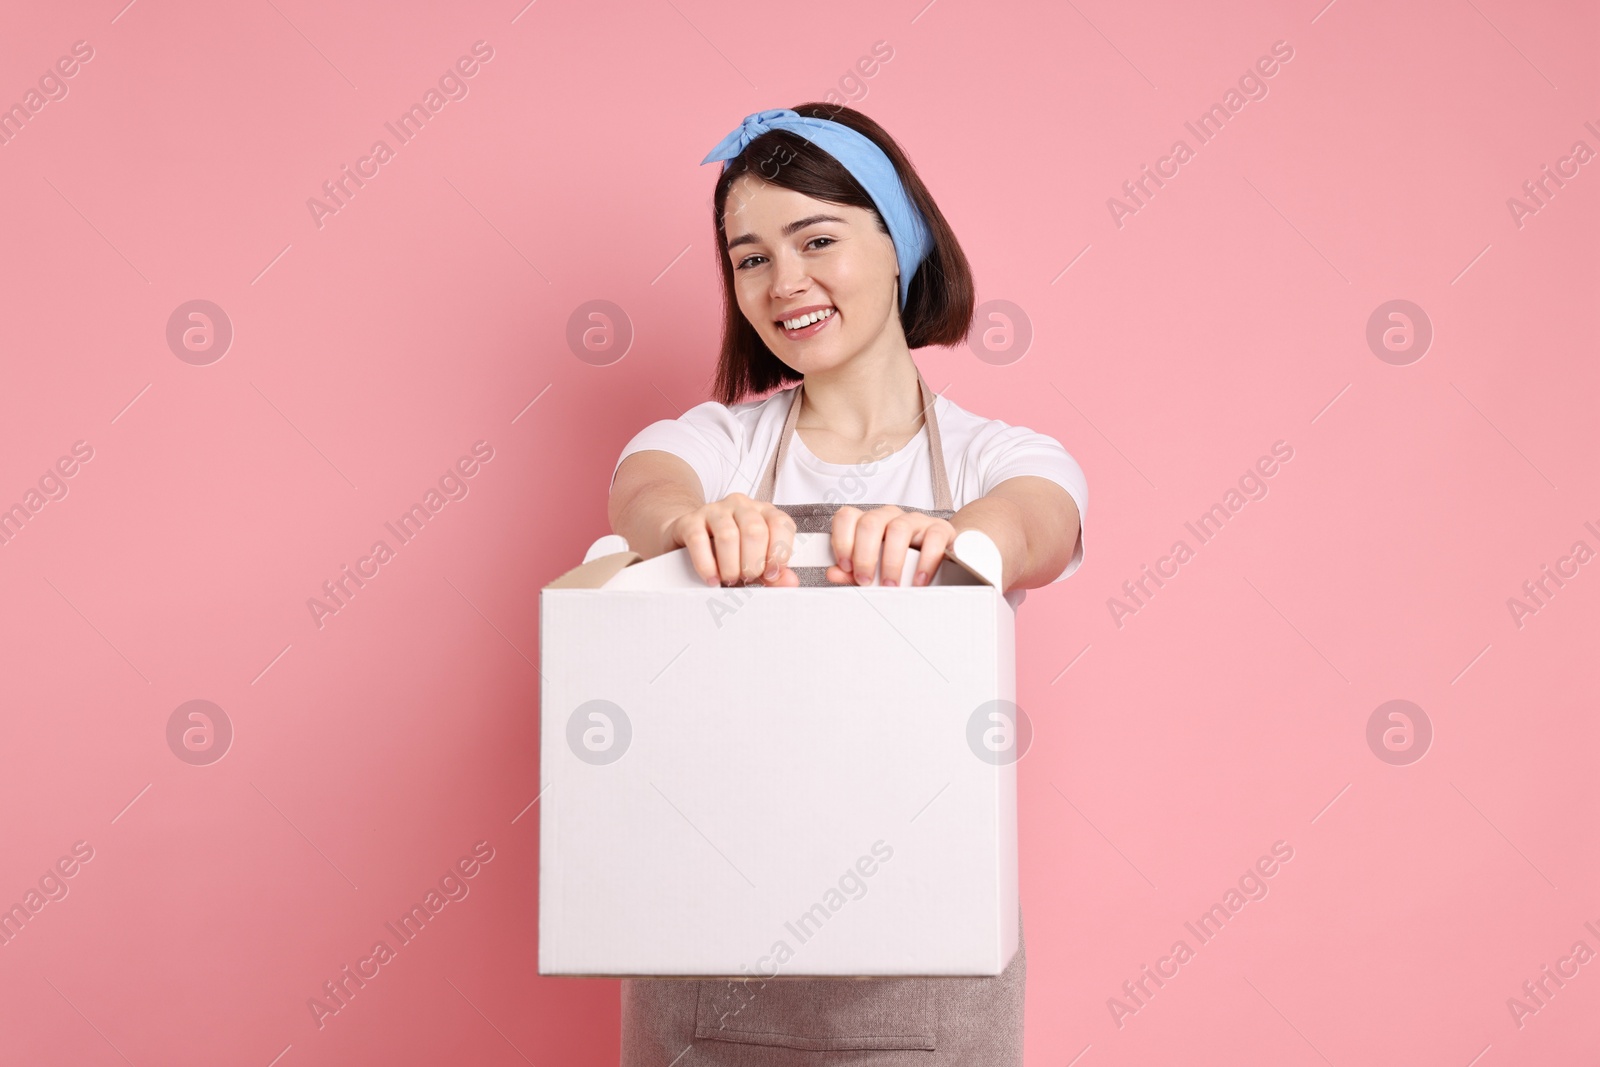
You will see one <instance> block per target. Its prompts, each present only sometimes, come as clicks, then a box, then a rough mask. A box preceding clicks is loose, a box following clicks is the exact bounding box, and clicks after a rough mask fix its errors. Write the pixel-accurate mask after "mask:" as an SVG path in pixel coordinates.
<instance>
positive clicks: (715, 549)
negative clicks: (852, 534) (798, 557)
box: [666, 493, 837, 586]
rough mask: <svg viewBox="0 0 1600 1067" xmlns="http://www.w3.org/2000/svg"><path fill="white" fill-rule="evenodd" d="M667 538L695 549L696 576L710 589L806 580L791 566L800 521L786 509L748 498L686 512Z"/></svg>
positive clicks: (669, 526) (669, 528)
mask: <svg viewBox="0 0 1600 1067" xmlns="http://www.w3.org/2000/svg"><path fill="white" fill-rule="evenodd" d="M835 525H836V526H837V523H836V524H835ZM666 535H667V537H668V538H670V539H671V541H672V543H673V544H674V545H681V546H683V547H684V548H687V549H688V550H689V561H690V562H691V563H692V564H693V565H694V569H695V573H697V574H699V575H700V577H701V578H703V579H704V580H705V582H706V584H707V585H732V584H735V583H738V582H755V581H759V582H760V583H761V584H762V585H772V586H797V585H799V584H800V576H799V575H798V574H796V573H795V572H794V571H793V570H792V569H791V568H790V567H789V557H790V554H791V553H792V552H793V551H794V535H795V528H794V520H793V519H791V518H790V517H789V515H788V513H787V512H785V511H783V510H782V509H781V508H778V507H776V506H774V505H772V504H765V503H762V502H760V501H757V500H751V499H750V498H749V497H747V496H745V495H744V494H743V493H730V494H728V495H727V496H726V497H723V498H722V499H721V500H718V501H716V502H715V503H711V504H703V505H701V506H700V507H698V508H695V509H694V510H693V511H687V512H684V513H683V514H682V515H679V516H678V517H677V518H675V519H673V520H671V521H670V522H669V523H668V524H667V527H666Z"/></svg>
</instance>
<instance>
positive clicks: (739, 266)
mask: <svg viewBox="0 0 1600 1067" xmlns="http://www.w3.org/2000/svg"><path fill="white" fill-rule="evenodd" d="M818 241H826V242H828V244H829V245H831V244H838V241H836V240H835V239H834V238H832V237H813V238H811V239H810V240H808V241H807V242H806V247H807V248H810V247H811V246H812V245H813V244H816V242H818ZM821 247H822V248H826V247H828V245H822V246H821ZM766 258H767V257H766V256H746V257H745V258H743V259H741V260H740V261H739V262H738V263H737V264H735V265H734V268H733V269H734V270H744V269H745V268H746V267H749V266H750V265H751V261H752V260H757V259H766Z"/></svg>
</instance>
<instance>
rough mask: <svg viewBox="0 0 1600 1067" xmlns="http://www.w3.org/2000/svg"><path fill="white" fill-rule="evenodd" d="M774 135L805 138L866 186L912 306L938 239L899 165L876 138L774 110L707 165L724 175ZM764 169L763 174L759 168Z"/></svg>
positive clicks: (748, 122)
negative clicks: (915, 282)
mask: <svg viewBox="0 0 1600 1067" xmlns="http://www.w3.org/2000/svg"><path fill="white" fill-rule="evenodd" d="M770 130H788V131H790V132H792V133H796V134H799V135H800V136H801V137H803V138H805V140H806V141H807V142H809V143H811V144H814V145H816V146H817V147H818V148H820V149H822V150H823V151H824V152H826V153H828V154H829V155H830V156H832V157H833V158H834V159H836V160H838V161H839V165H840V166H842V167H844V169H845V170H847V171H849V172H850V176H851V177H853V178H854V179H855V180H856V181H857V182H859V183H861V188H863V189H865V190H866V191H867V195H868V196H870V197H871V198H872V202H873V204H874V205H876V206H877V209H878V214H879V215H881V216H882V217H883V222H884V225H885V226H887V227H888V228H889V237H890V239H891V240H892V241H894V252H895V258H896V259H897V260H899V263H900V307H901V308H902V309H904V308H905V306H906V294H908V293H909V292H910V291H911V277H912V275H914V274H916V272H917V268H918V267H919V266H921V265H922V261H923V260H924V259H926V258H928V253H929V252H932V251H933V234H932V233H931V232H930V231H929V230H928V224H927V223H926V222H925V221H924V220H923V217H922V212H920V211H918V210H917V205H916V204H914V203H912V201H911V197H909V196H907V195H906V190H905V186H904V185H903V184H901V182H900V175H899V174H898V173H896V171H895V169H894V164H893V163H892V162H890V160H889V157H888V156H887V155H886V154H885V153H884V151H883V149H881V148H879V147H878V146H877V144H876V143H874V142H873V140H872V139H871V138H870V137H866V136H864V135H862V134H860V133H857V132H856V131H855V130H852V129H851V128H850V127H848V126H846V125H844V124H843V123H839V122H834V121H832V120H831V119H815V118H808V117H806V116H803V115H801V114H800V113H799V112H798V111H795V110H793V109H792V108H786V107H780V108H771V109H769V110H767V111H757V112H754V113H753V114H749V115H746V116H745V117H744V121H743V122H741V123H739V125H738V126H737V127H736V128H735V129H734V131H733V132H732V133H730V134H728V136H726V137H724V138H723V139H722V140H721V141H719V142H718V143H717V147H715V148H713V149H712V150H711V151H710V152H709V153H708V154H707V155H706V158H704V159H702V160H701V161H700V164H701V165H702V166H704V165H705V164H707V163H712V162H715V161H716V160H719V159H720V160H722V169H723V170H727V169H728V168H729V167H730V166H732V165H733V160H734V157H735V156H737V155H738V154H739V153H740V152H743V151H744V150H745V148H746V146H748V145H749V144H750V142H751V141H753V140H755V139H756V138H757V137H760V136H761V135H762V134H764V133H767V132H768V131H770ZM758 169H759V168H758Z"/></svg>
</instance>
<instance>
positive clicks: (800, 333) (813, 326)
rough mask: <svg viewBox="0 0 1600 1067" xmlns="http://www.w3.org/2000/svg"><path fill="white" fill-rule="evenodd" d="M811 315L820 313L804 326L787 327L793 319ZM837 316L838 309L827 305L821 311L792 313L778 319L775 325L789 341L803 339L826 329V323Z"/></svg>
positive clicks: (807, 338)
mask: <svg viewBox="0 0 1600 1067" xmlns="http://www.w3.org/2000/svg"><path fill="white" fill-rule="evenodd" d="M812 315H820V316H821V317H820V318H818V319H816V320H815V321H814V322H809V323H807V324H805V325H804V326H801V327H800V328H799V329H795V330H791V329H789V326H788V324H789V323H791V322H793V321H795V320H796V319H805V318H810V317H811V316H812ZM838 317H839V311H838V309H837V308H833V307H828V308H826V309H824V310H821V311H814V312H811V313H810V314H801V315H793V316H790V317H788V318H785V319H780V320H778V322H777V327H778V329H780V330H782V331H783V336H784V337H786V338H787V339H789V340H790V341H805V340H809V339H810V338H812V337H815V336H816V335H817V334H819V333H821V332H822V331H823V330H825V329H827V328H828V324H829V323H831V322H832V321H833V320H834V319H836V318H838Z"/></svg>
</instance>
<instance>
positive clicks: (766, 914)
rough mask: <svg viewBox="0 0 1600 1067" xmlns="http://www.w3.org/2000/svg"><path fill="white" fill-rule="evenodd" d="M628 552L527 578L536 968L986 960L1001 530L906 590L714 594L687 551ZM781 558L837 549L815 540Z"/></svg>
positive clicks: (847, 969)
mask: <svg viewBox="0 0 1600 1067" xmlns="http://www.w3.org/2000/svg"><path fill="white" fill-rule="evenodd" d="M625 548H626V542H624V541H623V540H622V539H621V538H620V537H616V536H615V535H612V536H609V537H605V538H601V539H600V540H599V541H597V542H596V543H595V545H594V547H593V548H591V550H590V552H589V554H588V557H587V558H586V561H585V562H584V563H583V564H582V565H581V566H579V567H576V568H574V569H573V570H571V571H568V572H567V573H566V574H564V575H562V576H561V577H560V578H558V579H556V580H555V581H553V582H551V583H550V584H549V585H547V586H545V588H544V589H543V590H542V591H541V592H540V597H539V612H540V658H541V661H542V662H541V666H540V671H541V674H542V676H543V682H542V687H541V699H542V703H541V708H540V737H541V752H540V769H541V781H540V793H539V796H540V800H539V804H540V805H541V808H540V849H539V868H540V880H539V973H540V974H544V975H593V976H611V977H621V976H634V975H638V976H702V977H703V976H719V975H731V976H740V975H763V976H767V977H775V976H799V975H855V976H863V977H865V976H887V975H969V976H970V975H996V974H999V973H1000V972H1001V971H1002V970H1003V969H1004V968H1005V966H1006V964H1007V963H1009V962H1010V960H1011V957H1012V955H1013V953H1014V952H1015V951H1016V945H1017V844H1016V842H1017V817H1016V810H1017V809H1016V766H1015V753H1016V746H1015V745H1014V744H1009V742H1012V741H1014V737H1012V736H1010V734H1009V733H1008V726H1010V725H1014V722H1015V716H1016V707H1015V703H1014V702H1015V700H1016V673H1015V672H1016V653H1015V643H1014V624H1015V616H1014V611H1013V608H1012V606H1011V605H1010V604H1009V603H1007V601H1006V599H1005V598H1004V597H1003V596H1002V595H1001V592H1000V589H999V584H1000V557H999V553H998V552H997V551H996V550H995V546H994V543H993V541H991V540H990V539H989V538H988V537H986V536H985V535H983V534H982V533H980V532H979V531H976V530H967V531H963V532H962V533H961V535H960V536H959V537H958V539H957V542H956V544H955V545H953V546H952V547H951V550H950V551H949V552H948V553H947V554H946V558H945V559H944V561H943V562H942V563H941V565H940V567H939V570H938V571H937V572H936V573H935V577H934V581H933V584H931V585H929V586H925V587H920V588H918V587H910V586H908V585H906V584H902V585H901V586H898V587H891V586H882V585H873V586H870V587H848V586H840V587H836V588H798V589H776V588H764V587H758V586H744V587H734V588H729V587H720V588H711V587H709V586H707V585H706V584H705V583H704V582H703V581H702V580H701V579H700V578H699V577H698V576H696V575H695V574H694V571H693V568H692V566H691V565H690V563H689V560H688V553H687V551H685V550H683V549H679V550H678V551H676V552H670V553H666V554H664V555H662V556H658V557H655V558H653V559H650V560H641V559H640V557H639V555H638V554H637V553H634V552H629V551H625ZM619 549H623V550H619ZM908 556H909V557H910V558H908V559H907V561H906V564H905V570H904V573H903V575H902V583H906V582H909V580H910V576H911V573H912V570H913V569H914V568H915V566H916V557H917V553H916V551H915V550H912V551H911V552H909V553H908ZM791 562H792V564H793V565H795V566H807V565H817V564H823V563H831V562H832V549H831V544H830V541H829V538H828V535H826V534H800V535H798V536H797V537H796V543H795V551H794V553H793V558H792V560H791ZM1012 732H1013V733H1014V731H1012Z"/></svg>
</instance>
